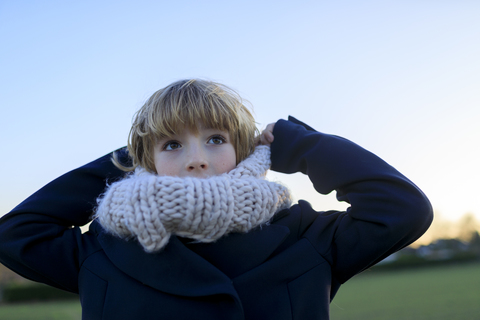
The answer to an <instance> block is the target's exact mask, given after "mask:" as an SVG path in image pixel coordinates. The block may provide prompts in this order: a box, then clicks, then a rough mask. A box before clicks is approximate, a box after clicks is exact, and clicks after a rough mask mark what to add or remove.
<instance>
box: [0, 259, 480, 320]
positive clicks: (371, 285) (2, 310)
mask: <svg viewBox="0 0 480 320" xmlns="http://www.w3.org/2000/svg"><path fill="white" fill-rule="evenodd" d="M330 309H331V319H332V320H347V319H355V320H363V319H365V320H366V319H369V320H380V319H381V320H385V319H388V320H397V319H402V320H405V319H413V320H417V319H418V320H424V319H435V320H444V319H449V320H454V319H462V320H465V319H468V320H470V319H480V263H470V264H462V265H452V266H441V267H440V266H439V267H430V268H420V269H407V270H402V271H388V272H378V271H367V272H365V273H363V274H362V275H359V276H357V277H355V278H353V279H352V280H350V281H349V282H347V283H346V284H345V285H344V286H342V287H341V288H340V291H339V293H338V294H337V297H335V300H334V301H333V302H332V304H331V305H330ZM0 319H8V320H47V319H48V320H55V319H58V320H80V319H81V309H80V303H79V302H77V301H76V300H75V301H60V302H47V303H45V302H43V303H30V304H11V305H8V304H7V305H1V306H0Z"/></svg>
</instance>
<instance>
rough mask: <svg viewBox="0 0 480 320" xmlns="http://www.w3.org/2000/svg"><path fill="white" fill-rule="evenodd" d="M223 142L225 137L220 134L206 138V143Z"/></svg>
mask: <svg viewBox="0 0 480 320" xmlns="http://www.w3.org/2000/svg"><path fill="white" fill-rule="evenodd" d="M225 142H227V140H225V138H224V137H222V136H213V137H211V138H210V139H208V143H212V144H222V143H225Z"/></svg>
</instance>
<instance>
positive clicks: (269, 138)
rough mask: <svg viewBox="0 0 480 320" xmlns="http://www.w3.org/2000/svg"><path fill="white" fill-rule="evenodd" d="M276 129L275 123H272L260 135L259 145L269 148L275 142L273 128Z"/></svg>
mask: <svg viewBox="0 0 480 320" xmlns="http://www.w3.org/2000/svg"><path fill="white" fill-rule="evenodd" d="M274 127H275V123H270V124H269V125H267V127H266V128H265V129H264V130H263V131H262V133H261V134H260V139H259V141H258V144H259V145H265V146H269V145H270V144H271V143H272V142H273V140H274V136H273V128H274Z"/></svg>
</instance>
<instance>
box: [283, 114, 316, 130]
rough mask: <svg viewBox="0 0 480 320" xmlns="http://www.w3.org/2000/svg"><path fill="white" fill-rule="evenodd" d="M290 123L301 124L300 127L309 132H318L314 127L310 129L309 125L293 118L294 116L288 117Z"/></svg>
mask: <svg viewBox="0 0 480 320" xmlns="http://www.w3.org/2000/svg"><path fill="white" fill-rule="evenodd" d="M288 121H291V122H293V123H295V124H299V125H301V126H303V127H304V128H305V129H307V130H309V131H317V130H315V129H313V128H312V127H310V126H309V125H308V124H305V123H303V122H302V121H300V120H298V119H296V118H294V117H292V116H288Z"/></svg>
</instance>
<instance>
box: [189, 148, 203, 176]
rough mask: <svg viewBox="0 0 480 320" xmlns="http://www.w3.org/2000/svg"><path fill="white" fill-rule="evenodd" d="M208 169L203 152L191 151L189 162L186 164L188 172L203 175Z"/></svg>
mask: <svg viewBox="0 0 480 320" xmlns="http://www.w3.org/2000/svg"><path fill="white" fill-rule="evenodd" d="M207 169H208V161H207V159H206V157H205V155H204V154H203V153H202V152H201V150H199V149H197V148H195V150H191V153H190V157H189V160H188V161H187V163H186V170H187V172H189V173H198V174H203V173H204V172H206V171H207Z"/></svg>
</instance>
